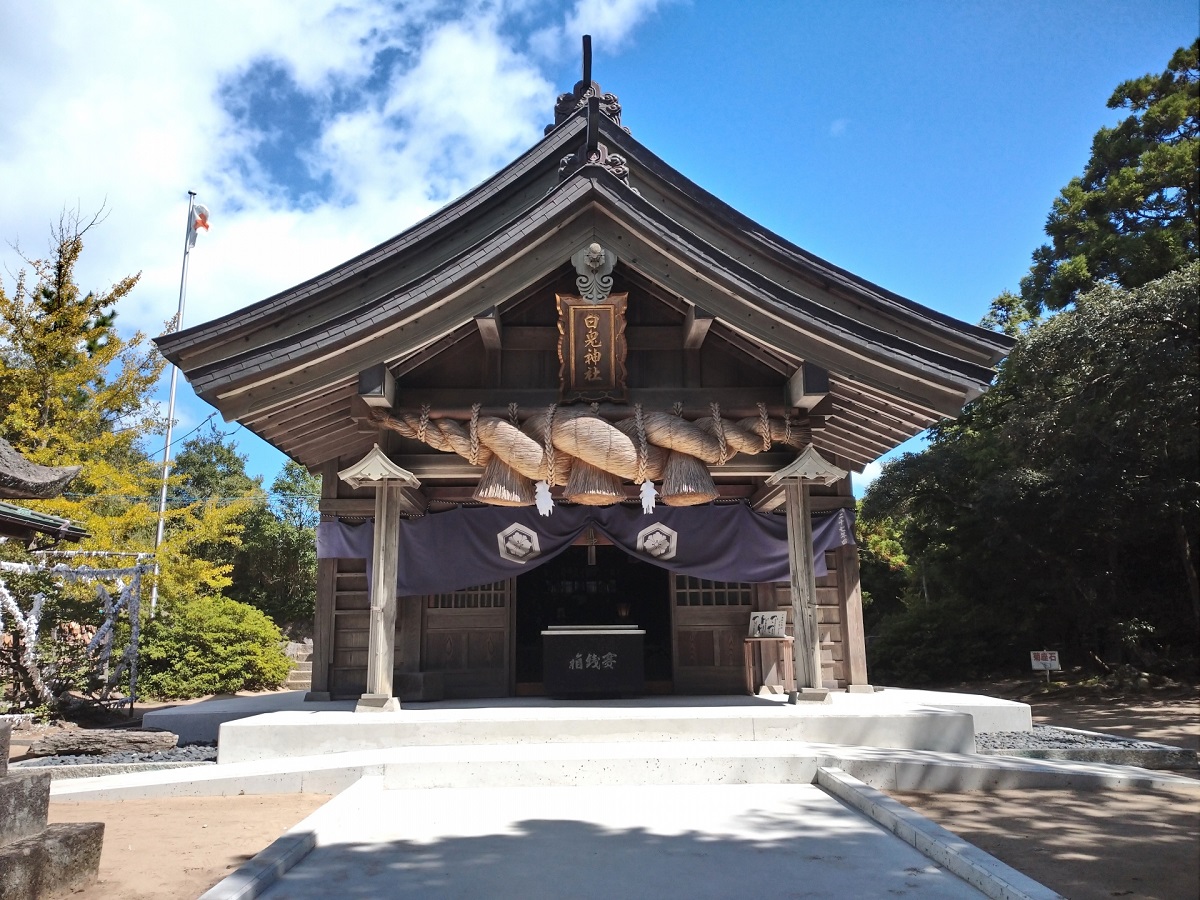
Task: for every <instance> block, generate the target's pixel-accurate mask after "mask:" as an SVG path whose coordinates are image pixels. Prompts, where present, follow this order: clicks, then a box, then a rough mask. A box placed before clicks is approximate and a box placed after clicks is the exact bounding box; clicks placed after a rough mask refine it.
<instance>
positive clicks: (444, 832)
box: [262, 778, 983, 900]
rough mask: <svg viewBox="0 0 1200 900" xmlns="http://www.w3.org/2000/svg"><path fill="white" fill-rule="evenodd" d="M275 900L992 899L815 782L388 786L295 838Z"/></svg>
mask: <svg viewBox="0 0 1200 900" xmlns="http://www.w3.org/2000/svg"><path fill="white" fill-rule="evenodd" d="M296 832H308V833H311V834H312V835H313V837H314V838H315V844H316V846H315V849H313V850H312V851H311V852H310V853H308V855H307V856H305V857H304V859H302V860H301V861H300V862H299V864H298V865H296V866H295V867H294V868H292V869H291V870H290V871H289V872H287V873H286V874H285V875H284V876H283V878H282V879H280V880H279V881H277V882H275V884H274V885H273V886H272V887H270V888H269V889H268V890H267V892H266V893H265V894H263V895H262V896H263V897H266V898H273V900H284V898H312V900H317V898H320V900H325V898H328V897H333V896H336V897H345V898H357V897H364V898H366V897H371V898H376V897H433V896H436V897H445V898H455V897H462V898H480V897H488V898H496V900H501V898H513V900H532V898H540V897H571V898H597V900H600V898H603V900H611V898H617V897H620V898H640V897H653V898H656V900H658V898H666V897H688V898H709V897H711V898H729V897H757V898H776V897H789V898H790V897H855V898H871V897H889V898H891V897H900V896H910V897H914V898H915V897H922V898H935V900H936V898H961V897H981V896H983V894H981V893H979V892H978V891H976V890H975V889H974V888H973V887H971V886H970V885H968V884H967V883H966V882H965V881H962V880H960V879H959V878H957V877H956V876H954V875H952V874H950V873H949V872H947V871H946V870H944V869H942V868H940V867H938V866H936V865H934V864H933V863H932V862H931V861H930V860H929V859H928V858H927V857H925V856H923V855H922V854H921V853H919V852H917V851H916V850H914V849H913V848H912V847H910V846H909V845H908V844H906V843H904V842H903V841H901V840H900V839H899V838H897V837H895V836H893V835H892V834H890V833H888V832H886V831H884V830H883V829H882V828H880V827H879V826H878V825H876V824H875V823H874V822H873V821H871V820H870V819H868V818H866V817H865V816H863V815H861V814H859V813H858V812H856V811H854V810H851V809H850V808H848V807H846V806H845V805H843V804H842V803H841V802H839V801H838V800H835V799H834V798H833V797H831V796H830V795H829V794H827V793H825V792H824V791H822V790H821V789H820V788H818V787H816V786H814V785H808V784H789V785H716V786H713V785H686V786H683V785H672V786H662V785H655V786H637V787H615V788H614V787H570V788H475V789H459V788H451V789H441V790H387V789H385V788H384V787H383V784H382V780H381V779H374V778H367V779H364V780H363V781H361V782H360V783H359V784H357V785H355V787H354V788H351V789H349V790H347V791H346V792H344V793H343V794H341V795H339V796H338V797H336V798H335V799H334V800H332V801H330V802H329V803H328V804H326V806H324V807H322V809H320V810H319V811H318V812H316V813H314V814H313V815H312V816H310V817H309V819H307V820H305V822H303V823H301V824H300V825H299V826H297V828H296V829H293V833H296Z"/></svg>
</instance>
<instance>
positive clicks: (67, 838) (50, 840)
mask: <svg viewBox="0 0 1200 900" xmlns="http://www.w3.org/2000/svg"><path fill="white" fill-rule="evenodd" d="M103 843H104V823H102V822H70V823H63V824H60V825H51V826H49V827H48V828H47V829H46V830H45V831H43V832H41V833H40V834H38V835H36V836H34V837H29V838H25V839H24V840H21V841H17V842H15V843H12V844H9V845H8V846H7V847H0V872H3V873H4V877H3V878H0V900H37V898H38V897H48V896H50V895H52V894H54V895H57V894H62V893H65V892H67V891H69V890H73V889H76V888H81V887H85V886H86V885H88V884H91V883H92V882H94V881H95V880H96V874H97V872H98V871H99V869H100V850H101V848H102V846H103Z"/></svg>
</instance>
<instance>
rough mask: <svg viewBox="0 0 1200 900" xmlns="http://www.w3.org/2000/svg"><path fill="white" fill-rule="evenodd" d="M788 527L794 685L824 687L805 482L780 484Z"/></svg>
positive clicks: (798, 686)
mask: <svg viewBox="0 0 1200 900" xmlns="http://www.w3.org/2000/svg"><path fill="white" fill-rule="evenodd" d="M784 491H785V501H784V502H785V504H786V511H787V526H788V529H787V530H788V561H789V563H790V565H789V568H790V569H791V576H792V577H791V587H792V619H793V621H794V622H795V632H796V640H795V642H794V643H793V644H792V647H793V652H794V653H795V655H796V687H797V688H817V689H821V688H823V687H824V685H823V684H822V678H821V646H820V643H819V641H818V635H817V579H816V574H815V573H816V569H815V567H814V564H813V538H812V510H811V508H810V504H809V501H808V485H807V484H806V483H805V482H803V481H801V480H799V479H789V480H788V481H787V482H785V484H784Z"/></svg>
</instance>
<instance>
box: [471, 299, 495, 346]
mask: <svg viewBox="0 0 1200 900" xmlns="http://www.w3.org/2000/svg"><path fill="white" fill-rule="evenodd" d="M475 327H476V328H478V329H479V336H480V337H481V338H483V346H484V347H485V348H486V349H487V350H490V351H499V349H500V347H501V344H502V341H501V333H500V314H499V313H497V312H496V307H494V306H493V307H492V308H491V309H489V310H488V311H487V312H484V313H480V314H479V315H477V316H476V317H475Z"/></svg>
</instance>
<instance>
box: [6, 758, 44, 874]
mask: <svg viewBox="0 0 1200 900" xmlns="http://www.w3.org/2000/svg"><path fill="white" fill-rule="evenodd" d="M49 806H50V776H49V774H47V773H44V772H40V773H39V772H21V771H19V770H17V769H12V770H11V771H10V772H9V773H8V775H6V776H5V777H4V778H0V847H2V846H4V845H5V844H11V843H12V842H13V841H19V840H22V839H24V838H27V837H32V836H33V835H36V834H38V833H40V832H41V831H42V829H44V828H45V827H46V813H47V810H48V809H49ZM0 871H2V869H0Z"/></svg>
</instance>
